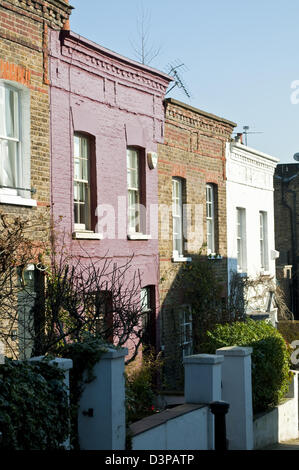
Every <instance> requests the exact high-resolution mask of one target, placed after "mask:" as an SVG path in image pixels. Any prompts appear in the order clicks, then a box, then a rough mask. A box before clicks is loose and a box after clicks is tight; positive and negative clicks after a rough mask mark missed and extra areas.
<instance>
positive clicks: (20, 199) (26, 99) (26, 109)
mask: <svg viewBox="0 0 299 470" xmlns="http://www.w3.org/2000/svg"><path fill="white" fill-rule="evenodd" d="M0 88H1V89H2V90H5V89H10V90H12V91H14V92H15V93H16V94H17V95H16V96H17V104H16V106H17V108H18V109H17V110H15V111H16V126H17V132H16V134H15V136H13V137H9V136H6V135H0V142H3V141H4V140H9V141H13V142H16V146H17V150H16V152H17V156H16V173H15V185H14V186H15V187H12V188H10V187H9V188H5V187H4V188H1V187H0V203H1V204H14V205H23V206H31V207H33V206H36V205H37V202H36V200H34V199H31V191H30V190H31V176H30V166H31V165H30V163H31V162H30V159H31V155H30V140H31V138H30V91H29V89H28V88H26V87H25V86H24V85H21V84H19V83H16V82H13V81H9V80H0ZM2 93H3V92H2ZM0 160H1V159H0ZM1 165H2V164H1V161H0V171H1ZM7 186H10V185H7ZM22 188H23V189H22Z"/></svg>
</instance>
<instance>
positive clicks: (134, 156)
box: [127, 149, 141, 232]
mask: <svg viewBox="0 0 299 470" xmlns="http://www.w3.org/2000/svg"><path fill="white" fill-rule="evenodd" d="M127 183H128V225H129V232H140V231H141V230H140V203H141V201H140V200H141V194H140V192H141V191H140V156H139V152H138V150H137V149H127Z"/></svg>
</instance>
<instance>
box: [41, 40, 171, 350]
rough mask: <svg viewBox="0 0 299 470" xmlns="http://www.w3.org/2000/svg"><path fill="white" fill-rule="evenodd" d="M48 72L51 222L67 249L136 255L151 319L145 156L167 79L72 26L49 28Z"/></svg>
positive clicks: (151, 148) (152, 195) (158, 132)
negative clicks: (140, 208)
mask: <svg viewBox="0 0 299 470" xmlns="http://www.w3.org/2000/svg"><path fill="white" fill-rule="evenodd" d="M49 74H50V82H51V92H50V98H51V154H52V156H51V204H52V214H53V218H54V221H57V220H59V219H61V222H60V224H59V228H60V230H61V229H63V230H64V232H65V237H66V241H67V244H68V247H69V249H70V250H71V251H72V253H75V254H78V253H83V252H85V253H86V254H87V255H88V256H91V257H92V259H95V260H97V259H99V258H102V257H109V258H112V259H113V260H115V262H116V263H118V262H119V263H122V262H123V261H124V260H125V259H128V258H130V257H131V256H132V255H134V258H133V260H132V266H131V272H132V271H134V270H137V269H138V270H140V273H141V279H142V285H141V287H142V289H143V290H142V292H141V293H140V295H141V296H142V295H146V296H147V297H148V301H149V302H150V304H151V305H150V309H151V312H152V313H151V314H152V315H153V316H154V319H155V318H156V316H157V315H158V312H159V294H158V284H159V255H158V239H157V238H158V237H157V232H158V230H157V223H158V220H157V212H155V210H154V211H153V212H151V210H150V208H155V207H157V204H158V174H157V168H155V165H152V162H151V157H152V156H153V157H154V158H155V154H156V152H157V145H158V143H162V141H163V129H164V108H163V99H164V95H165V91H166V89H167V86H168V84H169V82H170V78H169V77H168V76H167V75H164V74H163V73H161V72H159V71H157V70H154V69H152V68H149V67H147V66H144V65H141V64H139V63H136V62H134V61H131V60H129V59H126V58H124V57H122V56H120V55H118V54H116V53H114V52H112V51H110V50H107V49H104V48H103V47H101V46H99V45H98V44H95V43H93V42H91V41H89V40H87V39H85V38H82V37H81V36H79V35H77V34H75V33H73V32H70V31H64V32H62V33H60V34H59V32H56V31H51V32H50V37H49ZM153 166H154V168H153ZM134 203H140V204H142V205H143V206H145V207H146V213H145V214H144V213H143V211H136V210H135V209H134V208H133V204H134ZM114 222H115V223H114ZM153 323H154V324H155V325H156V324H157V322H156V321H154V322H153ZM157 330H158V328H156V329H154V331H153V332H152V339H151V343H153V345H156V341H158V338H159V332H158V331H157Z"/></svg>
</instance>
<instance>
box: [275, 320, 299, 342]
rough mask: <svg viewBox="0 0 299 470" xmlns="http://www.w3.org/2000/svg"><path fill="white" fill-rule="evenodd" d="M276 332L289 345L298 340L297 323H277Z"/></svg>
mask: <svg viewBox="0 0 299 470" xmlns="http://www.w3.org/2000/svg"><path fill="white" fill-rule="evenodd" d="M278 331H279V332H280V334H281V335H282V336H283V337H284V339H285V340H286V342H287V343H289V344H291V343H292V342H293V341H295V340H297V341H298V340H299V321H296V320H289V321H288V320H285V321H280V322H278Z"/></svg>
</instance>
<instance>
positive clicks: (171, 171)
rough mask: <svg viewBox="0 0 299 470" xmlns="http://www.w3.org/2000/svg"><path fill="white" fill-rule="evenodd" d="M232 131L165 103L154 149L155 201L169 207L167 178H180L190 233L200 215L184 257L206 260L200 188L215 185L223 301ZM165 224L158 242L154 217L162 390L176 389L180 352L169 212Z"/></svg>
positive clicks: (208, 117)
mask: <svg viewBox="0 0 299 470" xmlns="http://www.w3.org/2000/svg"><path fill="white" fill-rule="evenodd" d="M234 126H235V124H234V123H231V122H230V121H227V120H225V119H222V118H219V117H217V116H214V115H211V114H209V113H205V112H203V111H200V110H199V109H195V108H192V107H191V106H188V105H186V104H184V103H181V102H178V101H176V100H173V99H167V100H165V138H164V144H160V145H159V201H160V204H166V205H167V206H169V207H171V204H172V177H175V176H177V177H181V178H184V182H185V198H184V201H183V202H184V203H187V204H191V205H192V207H191V214H192V222H191V230H192V231H194V229H195V224H194V220H195V219H194V215H195V205H199V206H198V210H199V214H200V219H199V220H200V228H199V230H198V228H197V231H196V234H195V237H194V239H193V241H192V242H190V241H188V240H185V242H186V243H185V250H184V251H185V253H184V254H185V255H186V256H191V257H192V255H196V254H198V253H199V251H200V250H202V254H203V255H206V253H207V251H206V246H205V243H206V238H207V236H206V231H207V230H206V184H207V183H212V184H214V185H215V188H217V190H216V193H217V198H216V204H215V206H216V207H215V212H216V214H217V217H216V223H215V241H216V247H215V249H216V252H217V253H219V254H221V256H222V258H223V259H222V260H219V261H217V262H215V263H214V264H215V268H216V270H217V275H218V276H219V278H220V279H221V280H222V282H223V296H225V295H226V288H227V285H226V284H227V260H226V254H227V246H226V245H227V243H226V177H225V143H226V142H227V140H229V139H230V136H231V133H232V131H233V128H234ZM168 223H169V227H168V234H169V236H168V238H167V239H163V235H164V232H165V231H166V232H167V230H166V226H167V224H166V226H165V218H163V217H160V221H159V224H160V225H159V226H160V230H159V234H160V241H159V252H160V277H161V279H162V280H163V282H161V283H160V302H161V311H162V313H161V315H162V318H161V322H162V328H163V337H162V342H163V343H164V348H165V349H164V356H165V360H166V363H165V367H166V376H167V380H168V387H171V388H173V387H175V388H176V387H177V386H178V384H179V382H180V370H179V369H180V368H178V367H177V366H178V364H179V363H180V362H181V357H182V351H181V349H180V348H179V347H178V343H179V341H180V325H179V324H178V318H177V315H176V311H177V309H178V307H179V306H180V303H181V300H180V297H181V293H180V292H179V291H178V290H177V289H176V287H175V281H176V278H177V275H178V273H179V271H180V269H181V268H182V264H181V263H174V262H173V261H172V249H173V247H172V219H171V211H170V213H169V219H168ZM167 370H168V371H169V373H167ZM175 370H176V371H177V374H175V373H174V371H175Z"/></svg>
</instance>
